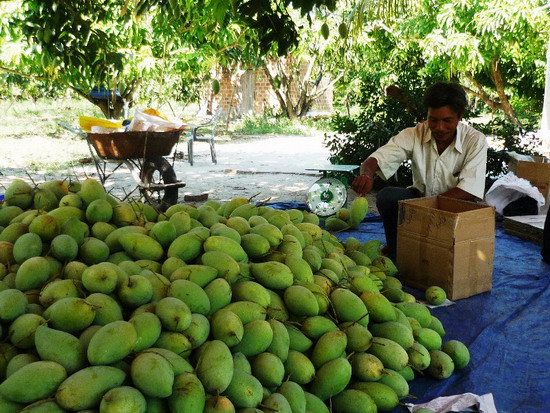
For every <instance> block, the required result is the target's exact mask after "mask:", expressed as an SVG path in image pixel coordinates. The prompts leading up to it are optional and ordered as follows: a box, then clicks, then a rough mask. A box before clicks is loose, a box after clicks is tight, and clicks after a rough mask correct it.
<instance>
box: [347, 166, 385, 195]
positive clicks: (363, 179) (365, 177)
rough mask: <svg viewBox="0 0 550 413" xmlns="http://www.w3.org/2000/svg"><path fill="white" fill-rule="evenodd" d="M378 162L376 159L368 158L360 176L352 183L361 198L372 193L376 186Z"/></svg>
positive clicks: (352, 187)
mask: <svg viewBox="0 0 550 413" xmlns="http://www.w3.org/2000/svg"><path fill="white" fill-rule="evenodd" d="M378 169H379V168H378V161H377V160H376V158H367V159H366V160H365V161H364V162H363V163H362V164H361V168H360V175H359V176H358V177H357V178H355V179H354V180H353V182H352V183H351V189H353V190H354V191H355V192H356V193H357V194H358V195H359V196H364V195H366V194H368V193H369V192H370V191H372V186H373V184H374V174H375V173H376V171H378Z"/></svg>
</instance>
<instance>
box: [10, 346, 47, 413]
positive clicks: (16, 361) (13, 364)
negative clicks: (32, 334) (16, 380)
mask: <svg viewBox="0 0 550 413" xmlns="http://www.w3.org/2000/svg"><path fill="white" fill-rule="evenodd" d="M3 360H5V358H3ZM35 361H40V359H39V358H38V356H35V355H34V354H31V353H20V354H16V355H15V356H13V357H12V358H11V359H10V360H9V361H8V362H7V364H6V378H7V377H9V376H11V375H12V374H13V373H15V372H16V371H17V370H19V369H20V368H21V367H23V366H26V365H27V364H30V363H34V362H35ZM0 400H2V397H1V396H0ZM0 405H1V404H0ZM1 411H2V410H0V412H1Z"/></svg>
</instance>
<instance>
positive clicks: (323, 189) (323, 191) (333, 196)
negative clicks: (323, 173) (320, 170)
mask: <svg viewBox="0 0 550 413" xmlns="http://www.w3.org/2000/svg"><path fill="white" fill-rule="evenodd" d="M347 198H348V192H347V189H346V186H345V185H344V184H343V183H342V182H341V181H339V180H338V179H336V178H321V179H319V180H318V181H316V182H315V183H314V184H313V185H312V186H311V187H310V188H309V190H308V193H307V204H308V206H309V209H311V212H313V213H314V214H316V215H319V216H321V217H328V216H330V215H334V214H336V212H337V211H338V210H339V209H340V208H342V207H343V206H344V205H345V204H346V200H347Z"/></svg>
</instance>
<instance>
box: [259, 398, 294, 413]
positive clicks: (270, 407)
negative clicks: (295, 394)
mask: <svg viewBox="0 0 550 413" xmlns="http://www.w3.org/2000/svg"><path fill="white" fill-rule="evenodd" d="M262 408H263V409H264V410H267V411H269V412H271V411H274V412H279V413H292V408H291V407H290V403H289V402H288V400H287V399H286V398H285V396H283V395H282V394H281V393H271V394H270V395H268V396H267V397H264V399H263V400H262Z"/></svg>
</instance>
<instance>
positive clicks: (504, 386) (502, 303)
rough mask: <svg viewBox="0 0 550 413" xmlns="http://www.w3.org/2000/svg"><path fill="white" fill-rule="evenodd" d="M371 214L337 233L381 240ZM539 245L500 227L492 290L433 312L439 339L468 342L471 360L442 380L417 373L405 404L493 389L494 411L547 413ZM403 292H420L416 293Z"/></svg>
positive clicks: (547, 328)
mask: <svg viewBox="0 0 550 413" xmlns="http://www.w3.org/2000/svg"><path fill="white" fill-rule="evenodd" d="M376 218H377V217H375V216H369V217H367V219H366V220H365V221H364V222H363V223H362V224H361V225H360V227H359V228H358V229H357V230H354V231H349V232H341V233H339V234H337V236H338V238H339V239H341V240H345V239H346V238H347V237H349V236H353V237H355V238H357V239H359V240H360V241H362V242H365V241H368V240H371V239H380V240H382V241H384V240H385V236H384V230H383V227H382V223H381V222H380V220H379V219H376ZM540 250H541V247H540V246H539V245H537V244H535V243H532V242H529V241H524V240H521V239H520V238H517V237H515V236H511V235H508V234H506V233H505V232H504V229H503V227H502V225H501V224H500V223H498V224H497V232H496V240H495V259H494V270H493V288H492V290H491V291H490V292H486V293H483V294H478V295H476V296H473V297H469V298H465V299H462V300H458V301H456V302H455V304H454V305H451V306H448V307H437V308H432V309H431V311H432V314H433V315H434V316H436V317H437V318H439V319H440V320H441V322H442V323H443V326H444V327H445V330H446V335H445V337H444V340H443V341H444V342H445V341H446V340H452V339H456V340H460V341H462V342H463V343H464V344H466V345H467V346H468V348H469V350H470V355H471V360H470V364H469V365H468V366H467V367H466V368H465V369H463V370H456V371H455V372H454V373H453V375H452V376H451V377H449V378H448V379H446V380H435V379H431V378H425V377H420V378H415V379H414V380H413V381H412V382H410V383H409V384H410V394H411V395H413V396H414V398H409V399H406V400H404V401H406V402H409V403H414V404H419V403H425V402H428V401H430V400H432V399H434V398H436V397H439V396H449V395H453V394H461V393H474V394H478V395H482V394H485V393H492V394H493V397H494V400H495V404H496V408H497V410H498V412H499V413H505V412H509V413H521V412H537V413H542V412H550V310H549V306H550V289H549V288H548V286H549V285H550V265H549V264H545V263H544V262H543V261H542V260H541V256H540ZM408 291H410V292H411V293H413V294H414V295H416V296H417V297H422V292H420V291H414V290H408ZM396 411H400V412H401V411H408V410H406V408H404V407H403V408H401V410H396Z"/></svg>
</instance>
